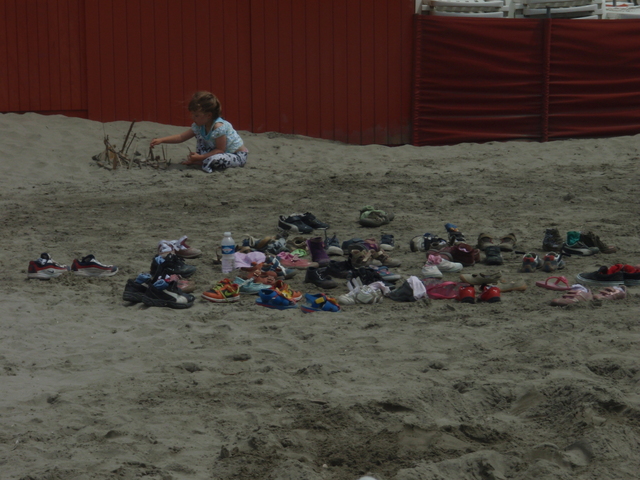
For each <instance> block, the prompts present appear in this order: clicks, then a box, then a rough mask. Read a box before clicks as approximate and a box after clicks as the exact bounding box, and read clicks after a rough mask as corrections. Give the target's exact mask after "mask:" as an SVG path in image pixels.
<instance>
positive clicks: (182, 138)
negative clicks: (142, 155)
mask: <svg viewBox="0 0 640 480" xmlns="http://www.w3.org/2000/svg"><path fill="white" fill-rule="evenodd" d="M195 135H196V134H195V133H193V130H187V131H186V132H182V133H178V134H176V135H169V136H168V137H161V138H154V139H153V140H151V148H153V147H155V146H156V145H160V144H161V143H182V142H186V141H187V140H189V139H190V138H193V137H195Z"/></svg>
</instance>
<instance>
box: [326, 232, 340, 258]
mask: <svg viewBox="0 0 640 480" xmlns="http://www.w3.org/2000/svg"><path fill="white" fill-rule="evenodd" d="M324 248H325V250H326V251H327V255H338V256H342V255H344V250H342V248H340V241H339V240H338V237H336V235H335V234H334V235H333V237H331V238H328V237H327V232H326V231H325V232H324Z"/></svg>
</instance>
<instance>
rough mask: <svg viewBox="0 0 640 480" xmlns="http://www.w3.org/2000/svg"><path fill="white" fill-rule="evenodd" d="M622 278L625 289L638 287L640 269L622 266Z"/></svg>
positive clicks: (639, 283)
mask: <svg viewBox="0 0 640 480" xmlns="http://www.w3.org/2000/svg"><path fill="white" fill-rule="evenodd" d="M622 277H623V278H624V284H625V285H626V286H627V287H632V286H636V285H640V268H638V267H634V266H632V265H623V266H622Z"/></svg>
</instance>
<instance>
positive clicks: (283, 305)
mask: <svg viewBox="0 0 640 480" xmlns="http://www.w3.org/2000/svg"><path fill="white" fill-rule="evenodd" d="M256 305H260V306H262V307H267V308H273V309H276V310H288V309H291V308H298V305H296V302H294V301H293V300H290V299H288V298H286V297H285V296H284V295H282V294H281V293H280V292H278V291H276V290H272V289H264V290H260V293H258V298H256Z"/></svg>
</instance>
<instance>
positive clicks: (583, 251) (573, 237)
mask: <svg viewBox="0 0 640 480" xmlns="http://www.w3.org/2000/svg"><path fill="white" fill-rule="evenodd" d="M562 252H564V253H568V254H570V255H582V256H587V255H595V254H596V253H599V252H600V249H599V248H598V247H589V246H587V245H586V244H585V243H584V242H581V241H580V232H578V231H575V230H571V231H569V232H567V243H565V244H564V247H562Z"/></svg>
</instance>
